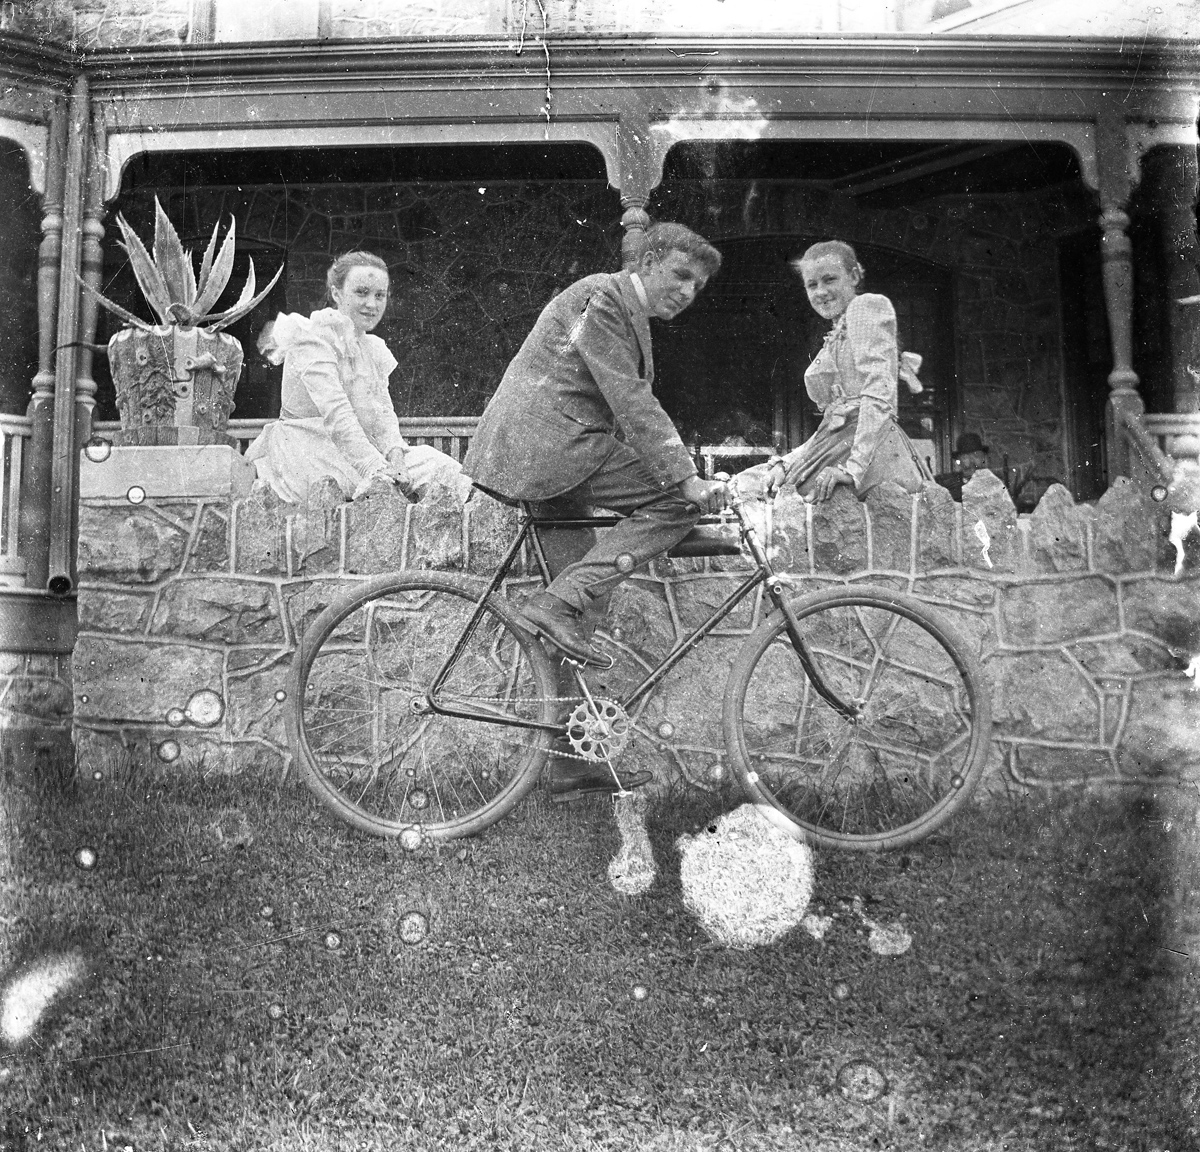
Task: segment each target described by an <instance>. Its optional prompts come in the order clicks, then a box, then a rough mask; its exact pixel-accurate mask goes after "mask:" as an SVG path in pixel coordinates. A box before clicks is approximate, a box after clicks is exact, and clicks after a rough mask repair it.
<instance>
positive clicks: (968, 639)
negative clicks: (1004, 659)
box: [933, 604, 997, 656]
mask: <svg viewBox="0 0 1200 1152" xmlns="http://www.w3.org/2000/svg"><path fill="white" fill-rule="evenodd" d="M933 607H934V610H935V611H936V612H937V614H938V615H939V616H940V617H941V618H942V620H944V621H945V622H946V623H947V624H948V625H949V626H950V627H951V628H952V629H953V630H954V631H955V633H957V635H958V638H959V639H960V640H961V641H962V642H963V644H964V645H966V648H967V650H968V651H969V652H973V653H974V654H975V655H976V656H986V655H987V654H988V653H990V652H993V651H995V649H996V646H997V641H996V633H995V628H994V626H993V624H992V617H991V615H990V614H988V615H983V614H981V613H979V612H971V611H969V610H967V609H965V608H959V607H956V606H953V605H948V604H937V605H934V606H933Z"/></svg>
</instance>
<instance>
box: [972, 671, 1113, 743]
mask: <svg viewBox="0 0 1200 1152" xmlns="http://www.w3.org/2000/svg"><path fill="white" fill-rule="evenodd" d="M984 671H985V672H986V673H987V676H988V678H989V680H990V682H991V684H992V719H993V721H994V722H995V725H996V735H997V736H998V737H1000V736H1025V737H1040V738H1042V739H1044V740H1080V741H1091V742H1097V741H1099V740H1100V739H1101V738H1102V733H1101V731H1100V702H1099V698H1098V696H1097V693H1096V690H1095V689H1094V688H1093V686H1092V685H1091V684H1090V683H1089V682H1088V680H1087V679H1086V678H1085V677H1084V676H1083V675H1081V673H1080V672H1079V670H1078V669H1077V668H1076V667H1075V666H1074V665H1073V664H1072V663H1071V662H1070V661H1069V660H1068V659H1067V658H1066V657H1065V656H1064V655H1062V653H1060V652H1026V653H1022V654H1020V655H1011V654H1005V653H997V654H995V655H993V656H990V657H988V658H987V659H986V660H985V662H984Z"/></svg>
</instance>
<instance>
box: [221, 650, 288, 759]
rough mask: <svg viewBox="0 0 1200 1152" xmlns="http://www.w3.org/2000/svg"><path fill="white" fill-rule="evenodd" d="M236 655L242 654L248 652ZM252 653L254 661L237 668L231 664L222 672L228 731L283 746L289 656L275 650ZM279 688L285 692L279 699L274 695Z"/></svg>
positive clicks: (235, 736) (285, 739)
mask: <svg viewBox="0 0 1200 1152" xmlns="http://www.w3.org/2000/svg"><path fill="white" fill-rule="evenodd" d="M240 655H242V656H243V657H244V656H246V655H248V654H245V653H242V654H240ZM253 655H255V656H257V657H258V659H257V660H256V661H255V662H254V664H252V665H251V666H249V667H243V668H238V669H234V668H233V667H231V668H230V670H229V672H228V674H227V676H226V684H227V691H228V701H227V702H228V705H229V721H228V725H229V734H230V735H231V736H233V737H234V738H237V737H254V738H258V739H265V740H270V741H271V742H272V743H274V744H277V745H279V746H280V747H284V746H286V745H287V732H286V731H285V730H284V716H285V713H286V707H287V697H286V689H287V676H288V669H289V667H290V665H291V660H290V658H289V656H288V655H287V654H280V653H279V652H278V651H275V652H256V653H254V654H253ZM231 656H232V653H231ZM232 663H233V661H231V664H232ZM279 692H284V693H285V696H284V699H283V700H279V699H277V698H276V693H279Z"/></svg>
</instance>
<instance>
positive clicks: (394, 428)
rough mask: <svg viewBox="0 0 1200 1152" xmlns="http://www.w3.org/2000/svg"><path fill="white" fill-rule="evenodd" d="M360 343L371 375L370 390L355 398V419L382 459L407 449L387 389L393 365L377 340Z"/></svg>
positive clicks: (370, 339) (394, 361)
mask: <svg viewBox="0 0 1200 1152" xmlns="http://www.w3.org/2000/svg"><path fill="white" fill-rule="evenodd" d="M362 343H363V345H364V347H365V348H366V352H367V355H368V356H370V358H371V363H372V364H373V365H374V367H375V373H374V377H373V379H372V381H371V387H370V388H369V389H368V390H367V391H366V392H365V393H364V394H363V395H362V396H361V397H360V398H359V401H358V416H359V419H360V420H361V421H362V426H363V430H364V431H365V432H366V434H367V436H368V437H370V440H371V443H372V444H374V445H375V447H376V448H378V449H379V451H380V452H382V453H383V455H384V456H385V457H386V456H387V454H388V453H389V452H391V451H393V450H394V449H396V448H407V447H408V444H407V443H406V442H405V439H404V437H403V436H402V435H401V434H400V420H399V418H398V417H397V416H396V409H395V407H394V406H393V404H392V397H391V395H390V394H389V392H388V387H387V379H388V377H389V376H390V375H391V374H392V369H393V368H395V367H396V363H397V361H396V357H395V356H393V355H392V354H391V352H390V351H389V349H388V346H387V345H386V344H385V343H384V342H383V341H382V340H381V339H380V338H379V337H378V336H364V337H363V339H362Z"/></svg>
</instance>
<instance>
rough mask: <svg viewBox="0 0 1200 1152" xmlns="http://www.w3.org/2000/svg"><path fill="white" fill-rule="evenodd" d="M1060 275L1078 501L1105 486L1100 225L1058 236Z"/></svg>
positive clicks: (1106, 363) (1106, 356) (1105, 338)
mask: <svg viewBox="0 0 1200 1152" xmlns="http://www.w3.org/2000/svg"><path fill="white" fill-rule="evenodd" d="M1058 276H1059V298H1060V299H1061V300H1062V333H1063V382H1064V384H1065V391H1066V409H1067V411H1066V417H1067V459H1068V461H1069V466H1070V469H1071V481H1070V483H1071V491H1072V493H1073V494H1074V496H1075V499H1076V500H1097V499H1099V498H1100V496H1101V495H1103V493H1104V489H1105V487H1106V484H1105V477H1106V476H1107V455H1106V451H1105V443H1104V407H1105V404H1106V403H1107V402H1108V371H1109V368H1110V367H1111V365H1112V354H1111V344H1110V342H1109V335H1108V315H1107V313H1106V312H1105V310H1104V284H1103V281H1102V279H1101V270H1100V230H1099V229H1098V228H1089V229H1088V230H1087V231H1085V232H1077V233H1076V234H1075V235H1073V236H1067V237H1065V238H1064V239H1063V240H1060V241H1059V245H1058Z"/></svg>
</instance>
